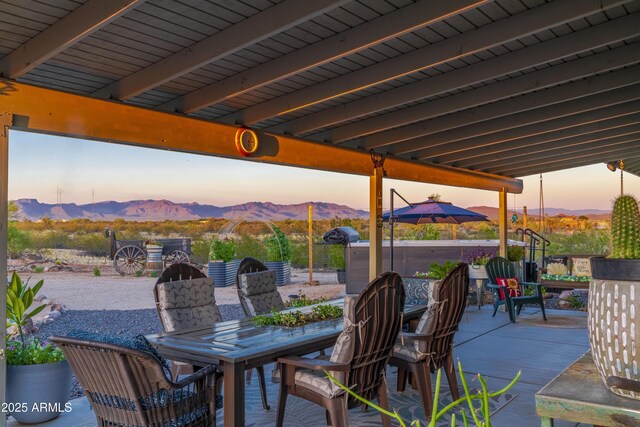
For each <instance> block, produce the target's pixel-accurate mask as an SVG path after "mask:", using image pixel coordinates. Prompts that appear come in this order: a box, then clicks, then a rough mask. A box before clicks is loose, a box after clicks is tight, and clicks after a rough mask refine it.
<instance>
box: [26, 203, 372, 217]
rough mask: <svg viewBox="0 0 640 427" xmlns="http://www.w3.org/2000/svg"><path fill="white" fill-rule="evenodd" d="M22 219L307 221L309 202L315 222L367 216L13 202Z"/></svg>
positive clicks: (330, 206) (342, 210)
mask: <svg viewBox="0 0 640 427" xmlns="http://www.w3.org/2000/svg"><path fill="white" fill-rule="evenodd" d="M15 202H16V204H17V206H18V209H19V214H20V216H21V218H26V219H30V220H38V219H41V218H43V217H49V218H51V219H74V218H88V219H94V220H106V221H109V220H113V219H116V218H122V219H125V220H130V221H162V220H165V219H175V220H186V219H199V218H226V219H234V218H244V219H264V220H284V219H307V215H308V209H309V203H311V204H313V216H314V218H317V219H329V218H335V217H340V218H365V217H368V215H369V213H368V212H367V211H364V210H358V209H353V208H350V207H348V206H344V205H338V204H335V203H323V202H309V203H299V204H291V205H278V204H274V203H262V202H249V203H242V204H240V205H233V206H214V205H201V204H199V203H174V202H171V201H169V200H131V201H128V202H114V201H107V202H99V203H95V204H86V205H77V204H75V203H61V204H48V203H40V202H39V201H38V200H36V199H18V200H16V201H15Z"/></svg>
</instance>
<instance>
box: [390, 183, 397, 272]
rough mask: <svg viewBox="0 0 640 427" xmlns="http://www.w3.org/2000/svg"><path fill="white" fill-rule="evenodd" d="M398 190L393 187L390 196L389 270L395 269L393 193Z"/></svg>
mask: <svg viewBox="0 0 640 427" xmlns="http://www.w3.org/2000/svg"><path fill="white" fill-rule="evenodd" d="M395 192H396V190H394V189H393V188H392V189H391V192H390V196H389V204H390V205H389V208H390V209H389V254H390V255H389V256H390V257H391V259H390V260H389V271H393V193H395Z"/></svg>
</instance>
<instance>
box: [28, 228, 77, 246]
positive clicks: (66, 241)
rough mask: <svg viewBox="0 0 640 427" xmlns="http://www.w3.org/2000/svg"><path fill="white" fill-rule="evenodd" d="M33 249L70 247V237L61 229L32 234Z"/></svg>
mask: <svg viewBox="0 0 640 427" xmlns="http://www.w3.org/2000/svg"><path fill="white" fill-rule="evenodd" d="M31 240H32V246H33V248H34V249H70V248H71V247H72V246H71V238H70V237H69V235H68V234H67V233H64V232H62V231H55V230H49V231H44V232H42V233H35V234H34V235H33V236H32V239H31Z"/></svg>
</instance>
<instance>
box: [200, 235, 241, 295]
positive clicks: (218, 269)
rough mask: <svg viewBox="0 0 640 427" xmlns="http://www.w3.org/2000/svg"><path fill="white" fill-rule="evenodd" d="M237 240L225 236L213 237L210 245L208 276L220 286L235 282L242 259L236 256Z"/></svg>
mask: <svg viewBox="0 0 640 427" xmlns="http://www.w3.org/2000/svg"><path fill="white" fill-rule="evenodd" d="M236 249H237V248H236V242H235V241H233V240H231V239H229V238H227V237H225V238H224V239H219V238H217V239H213V240H212V241H211V245H210V246H209V266H208V267H209V268H208V276H209V277H211V278H212V279H213V283H214V285H216V286H218V287H222V286H230V285H232V284H234V283H235V280H236V274H237V273H238V267H240V260H238V259H235V258H236Z"/></svg>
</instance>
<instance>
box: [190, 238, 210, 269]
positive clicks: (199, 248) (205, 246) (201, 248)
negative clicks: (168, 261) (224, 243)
mask: <svg viewBox="0 0 640 427" xmlns="http://www.w3.org/2000/svg"><path fill="white" fill-rule="evenodd" d="M209 251H210V244H209V243H208V242H207V241H205V240H203V239H194V240H193V241H192V242H191V260H192V261H194V262H195V263H197V264H203V265H204V264H206V263H207V261H209Z"/></svg>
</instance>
